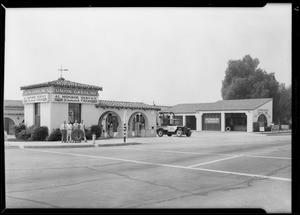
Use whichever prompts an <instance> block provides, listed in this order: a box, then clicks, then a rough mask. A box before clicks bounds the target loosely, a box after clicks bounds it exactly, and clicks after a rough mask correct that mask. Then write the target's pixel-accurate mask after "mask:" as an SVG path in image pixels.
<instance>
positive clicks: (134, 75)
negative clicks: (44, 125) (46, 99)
mask: <svg viewBox="0 0 300 215" xmlns="http://www.w3.org/2000/svg"><path fill="white" fill-rule="evenodd" d="M5 22H6V23H5V70H4V72H5V73H4V99H13V100H15V99H16V100H22V91H21V90H20V87H21V86H26V85H31V84H37V83H43V82H47V81H53V80H56V79H58V78H59V77H60V72H59V71H58V69H59V68H60V67H61V66H62V67H63V68H65V69H68V71H66V72H63V77H64V78H65V79H66V80H70V81H74V82H79V83H84V84H91V85H97V86H101V87H103V91H100V92H99V99H101V100H102V99H103V100H116V101H131V102H144V103H146V104H153V102H154V103H155V104H156V105H176V104H180V103H206V102H215V101H218V100H222V96H221V87H222V80H223V79H224V77H225V70H226V68H227V63H228V61H229V60H238V59H242V58H243V57H244V56H245V55H247V54H250V55H251V57H252V58H258V59H259V61H260V64H259V65H258V67H259V68H261V69H264V70H265V71H266V72H267V73H274V74H275V78H276V80H277V81H278V82H280V83H285V84H286V85H290V84H291V4H287V3H286V4H283V3H281V4H267V5H266V6H265V7H262V8H237V7H234V8H201V7H198V8H197V7H194V8H189V7H182V8H181V7H174V8H7V9H6V20H5Z"/></svg>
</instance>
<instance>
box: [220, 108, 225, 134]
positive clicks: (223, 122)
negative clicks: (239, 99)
mask: <svg viewBox="0 0 300 215" xmlns="http://www.w3.org/2000/svg"><path fill="white" fill-rule="evenodd" d="M221 131H225V113H224V112H221Z"/></svg>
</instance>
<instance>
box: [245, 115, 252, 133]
mask: <svg viewBox="0 0 300 215" xmlns="http://www.w3.org/2000/svg"><path fill="white" fill-rule="evenodd" d="M245 114H246V116H247V132H253V117H252V112H250V111H249V112H246V113H245Z"/></svg>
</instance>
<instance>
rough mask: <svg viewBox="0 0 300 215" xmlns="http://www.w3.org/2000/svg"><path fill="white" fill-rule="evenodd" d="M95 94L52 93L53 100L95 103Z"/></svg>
mask: <svg viewBox="0 0 300 215" xmlns="http://www.w3.org/2000/svg"><path fill="white" fill-rule="evenodd" d="M97 98H98V97H97V96H79V95H64V94H54V95H52V101H53V102H64V103H88V104H96V103H97Z"/></svg>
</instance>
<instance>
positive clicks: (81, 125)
mask: <svg viewBox="0 0 300 215" xmlns="http://www.w3.org/2000/svg"><path fill="white" fill-rule="evenodd" d="M79 129H80V130H82V131H83V138H84V141H85V142H87V140H86V136H85V131H84V129H85V124H84V123H83V120H81V123H80V124H79Z"/></svg>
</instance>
